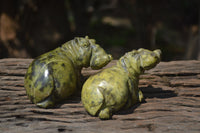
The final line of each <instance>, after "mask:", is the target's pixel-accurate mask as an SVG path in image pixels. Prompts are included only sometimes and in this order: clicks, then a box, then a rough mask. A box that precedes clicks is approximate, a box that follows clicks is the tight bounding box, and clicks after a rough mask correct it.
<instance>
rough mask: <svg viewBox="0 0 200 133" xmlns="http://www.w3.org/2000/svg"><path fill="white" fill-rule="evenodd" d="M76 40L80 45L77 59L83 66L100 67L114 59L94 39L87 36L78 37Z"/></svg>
mask: <svg viewBox="0 0 200 133" xmlns="http://www.w3.org/2000/svg"><path fill="white" fill-rule="evenodd" d="M74 40H75V43H77V44H78V45H79V48H78V54H79V56H77V60H78V61H79V62H81V66H83V67H89V66H90V67H91V68H92V69H100V68H102V67H104V66H105V65H107V64H108V63H109V62H110V61H111V60H112V56H111V55H110V54H107V53H106V52H105V51H104V49H103V48H101V47H100V46H99V45H98V44H96V41H95V40H94V39H89V38H88V36H86V37H85V38H82V37H77V38H75V39H74Z"/></svg>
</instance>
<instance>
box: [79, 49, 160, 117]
mask: <svg viewBox="0 0 200 133" xmlns="http://www.w3.org/2000/svg"><path fill="white" fill-rule="evenodd" d="M160 54H161V51H160V50H154V51H149V50H146V49H139V50H137V51H136V50H133V51H131V52H128V53H126V54H125V55H124V56H122V57H121V58H120V59H119V60H118V62H117V64H116V65H115V66H112V67H110V68H106V69H104V70H103V71H102V72H100V73H98V74H96V75H93V76H90V77H89V78H88V79H87V80H86V82H85V83H84V85H83V88H82V92H81V99H82V103H83V105H84V107H85V109H86V111H87V112H88V113H89V114H91V115H92V116H99V118H100V119H110V118H111V117H112V114H113V112H116V111H118V110H120V109H122V108H129V107H131V106H133V105H134V104H136V103H138V102H141V101H142V100H143V94H142V91H141V90H140V89H139V88H138V83H139V75H140V74H142V73H144V71H145V70H148V69H151V68H153V67H155V66H156V64H158V63H159V62H160Z"/></svg>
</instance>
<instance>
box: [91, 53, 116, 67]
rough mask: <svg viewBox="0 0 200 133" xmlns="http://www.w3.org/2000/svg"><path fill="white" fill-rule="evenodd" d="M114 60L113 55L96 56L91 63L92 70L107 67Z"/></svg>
mask: <svg viewBox="0 0 200 133" xmlns="http://www.w3.org/2000/svg"><path fill="white" fill-rule="evenodd" d="M112 59H113V57H112V55H110V54H106V55H103V56H95V57H94V58H93V59H92V60H91V63H90V67H91V68H92V69H100V68H102V67H104V66H105V65H107V64H108V63H109V62H110V61H111V60H112Z"/></svg>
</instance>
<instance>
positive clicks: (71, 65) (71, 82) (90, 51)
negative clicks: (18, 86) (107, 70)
mask: <svg viewBox="0 0 200 133" xmlns="http://www.w3.org/2000/svg"><path fill="white" fill-rule="evenodd" d="M111 60H112V56H111V55H109V54H106V52H105V51H104V50H103V49H102V48H101V47H100V46H99V45H98V44H95V40H94V39H89V38H88V37H87V36H86V37H85V38H82V37H75V38H74V39H73V40H71V41H68V42H66V43H65V44H63V45H62V46H61V47H58V48H56V49H54V50H52V51H50V52H48V53H45V54H43V55H41V56H39V57H37V58H36V59H35V60H34V61H33V62H32V63H31V64H30V66H29V68H28V70H27V73H26V75H25V81H24V86H25V88H26V92H27V95H28V97H29V99H30V100H31V101H32V102H33V103H35V104H36V105H37V106H39V107H42V108H49V107H54V106H55V103H58V102H61V101H62V100H65V99H67V98H68V97H69V96H71V95H72V94H73V93H74V92H76V90H77V89H78V88H81V86H80V84H81V83H80V76H81V69H82V68H83V67H89V66H90V67H91V68H92V69H100V68H102V67H103V66H105V65H106V64H107V63H108V62H110V61H111Z"/></svg>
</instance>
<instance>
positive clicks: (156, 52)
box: [153, 49, 161, 58]
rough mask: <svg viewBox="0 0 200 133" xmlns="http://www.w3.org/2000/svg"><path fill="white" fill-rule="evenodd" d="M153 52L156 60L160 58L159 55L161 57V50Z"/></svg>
mask: <svg viewBox="0 0 200 133" xmlns="http://www.w3.org/2000/svg"><path fill="white" fill-rule="evenodd" d="M153 52H154V53H155V54H156V56H157V57H158V58H160V55H161V50H160V49H156V50H154V51H153Z"/></svg>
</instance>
